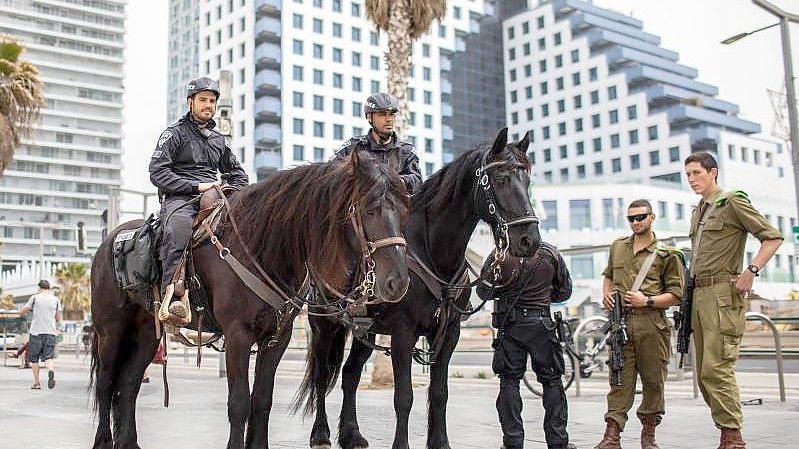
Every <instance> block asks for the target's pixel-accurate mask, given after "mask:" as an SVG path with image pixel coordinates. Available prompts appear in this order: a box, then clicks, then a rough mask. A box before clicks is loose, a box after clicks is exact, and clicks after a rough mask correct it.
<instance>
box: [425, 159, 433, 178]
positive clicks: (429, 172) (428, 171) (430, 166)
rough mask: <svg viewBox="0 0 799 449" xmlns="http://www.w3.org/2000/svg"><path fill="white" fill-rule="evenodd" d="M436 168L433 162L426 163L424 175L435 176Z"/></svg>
mask: <svg viewBox="0 0 799 449" xmlns="http://www.w3.org/2000/svg"><path fill="white" fill-rule="evenodd" d="M433 171H434V168H433V163H432V162H425V163H424V175H425V176H430V175H432V174H433Z"/></svg>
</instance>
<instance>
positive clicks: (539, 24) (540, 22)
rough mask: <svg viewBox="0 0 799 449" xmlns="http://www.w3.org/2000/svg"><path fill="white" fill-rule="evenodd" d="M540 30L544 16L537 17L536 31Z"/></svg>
mask: <svg viewBox="0 0 799 449" xmlns="http://www.w3.org/2000/svg"><path fill="white" fill-rule="evenodd" d="M542 28H544V16H539V17H538V29H539V30H540V29H542Z"/></svg>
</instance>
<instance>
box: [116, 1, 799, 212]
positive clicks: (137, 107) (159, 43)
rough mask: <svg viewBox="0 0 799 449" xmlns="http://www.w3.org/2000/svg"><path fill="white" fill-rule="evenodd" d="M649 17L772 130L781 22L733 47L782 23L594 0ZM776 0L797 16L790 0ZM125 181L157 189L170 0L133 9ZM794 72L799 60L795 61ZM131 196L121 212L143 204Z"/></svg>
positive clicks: (741, 12) (699, 9) (737, 7)
mask: <svg viewBox="0 0 799 449" xmlns="http://www.w3.org/2000/svg"><path fill="white" fill-rule="evenodd" d="M594 3H595V4H596V5H598V6H601V7H606V8H611V9H614V10H617V11H619V12H622V13H625V14H631V15H632V16H633V17H635V18H637V19H639V20H641V21H643V23H644V30H645V31H647V32H649V33H652V34H655V35H658V36H660V37H661V39H662V42H661V45H662V46H663V47H664V48H666V49H669V50H672V51H676V52H678V53H679V54H680V60H679V62H680V63H682V64H684V65H687V66H690V67H694V68H696V69H697V70H698V71H699V77H698V80H699V81H702V82H704V83H708V84H712V85H716V86H718V88H719V95H718V98H721V99H723V100H726V101H730V102H733V103H736V104H738V105H739V106H740V113H739V116H740V117H742V118H745V119H748V120H752V121H755V122H758V123H760V124H761V126H762V130H763V134H764V135H766V136H769V135H770V134H771V129H772V122H773V119H774V111H773V109H772V106H771V103H770V101H769V98H768V95H767V93H766V90H767V89H772V90H777V91H779V90H781V89H782V86H783V85H784V75H783V65H782V49H781V41H780V32H779V27H775V28H771V29H768V30H765V31H762V32H760V33H757V34H756V35H753V36H748V37H746V38H745V39H742V40H740V41H738V42H736V43H734V44H732V45H721V44H720V41H721V40H723V39H725V38H727V37H729V36H732V35H735V34H738V33H740V32H744V31H752V30H754V29H757V28H761V27H763V26H766V25H770V24H772V23H775V22H776V19H775V18H774V17H773V16H771V15H770V14H769V13H767V12H765V11H763V10H761V9H760V8H759V7H757V6H755V5H754V4H753V3H751V2H750V1H749V0H668V1H662V0H595V2H594ZM772 3H774V4H776V5H778V6H780V7H783V8H785V9H787V10H789V11H791V12H795V13H799V4H797V2H792V1H791V0H772ZM127 14H128V17H127V24H126V26H127V30H128V34H127V36H126V39H127V40H126V44H127V48H126V65H125V96H124V101H125V110H124V115H125V125H124V135H125V138H124V140H123V148H124V150H125V155H124V156H123V158H122V161H123V165H124V168H123V172H122V177H123V183H124V186H125V188H129V189H135V190H148V191H152V190H153V187H152V185H150V182H149V176H148V173H147V165H148V163H149V158H150V154H151V153H152V150H153V148H154V145H155V142H156V140H157V139H158V136H159V135H160V134H161V131H163V129H164V128H165V126H166V125H167V123H166V83H167V67H166V64H167V39H168V33H167V30H168V4H167V1H166V0H148V1H135V2H134V1H130V2H128V7H127ZM791 32H792V39H791V41H792V49H793V51H792V53H793V55H794V57H795V59H799V57H797V56H798V55H799V53H798V52H797V51H799V26H796V25H793V26H791ZM794 70H796V61H794ZM138 207H140V206H138V202H137V201H135V200H134V198H132V197H131V195H126V196H125V197H124V202H123V210H130V209H137V208H138Z"/></svg>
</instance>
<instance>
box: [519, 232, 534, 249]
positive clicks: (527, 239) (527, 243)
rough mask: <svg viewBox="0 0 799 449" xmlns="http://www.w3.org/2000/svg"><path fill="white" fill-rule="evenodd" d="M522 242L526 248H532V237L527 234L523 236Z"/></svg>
mask: <svg viewBox="0 0 799 449" xmlns="http://www.w3.org/2000/svg"><path fill="white" fill-rule="evenodd" d="M520 243H521V246H522V248H525V249H527V248H530V247H531V246H532V242H531V241H530V237H527V236H526V235H525V236H522V238H521V241H520Z"/></svg>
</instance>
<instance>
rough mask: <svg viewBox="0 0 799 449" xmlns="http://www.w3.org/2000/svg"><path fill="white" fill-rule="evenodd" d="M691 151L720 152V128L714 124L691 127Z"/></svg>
mask: <svg viewBox="0 0 799 449" xmlns="http://www.w3.org/2000/svg"><path fill="white" fill-rule="evenodd" d="M689 134H690V136H691V151H692V152H693V151H715V152H718V145H719V129H718V128H715V127H712V126H706V125H704V126H700V127H698V128H693V129H691V132H690V133H689Z"/></svg>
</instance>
